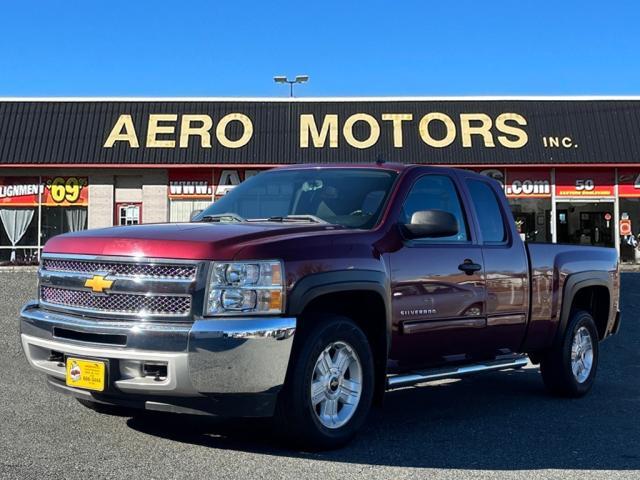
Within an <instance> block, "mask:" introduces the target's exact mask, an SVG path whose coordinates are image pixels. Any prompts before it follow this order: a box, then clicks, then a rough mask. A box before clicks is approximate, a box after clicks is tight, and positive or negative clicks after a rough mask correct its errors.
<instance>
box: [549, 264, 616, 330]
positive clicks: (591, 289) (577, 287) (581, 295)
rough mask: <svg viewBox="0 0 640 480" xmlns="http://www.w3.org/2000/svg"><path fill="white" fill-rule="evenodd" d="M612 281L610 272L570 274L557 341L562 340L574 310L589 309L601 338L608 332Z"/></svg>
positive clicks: (564, 292)
mask: <svg viewBox="0 0 640 480" xmlns="http://www.w3.org/2000/svg"><path fill="white" fill-rule="evenodd" d="M611 299H612V292H611V281H610V278H609V273H608V272H603V271H587V272H580V273H575V274H572V275H570V276H569V277H568V278H567V280H566V281H565V284H564V288H563V295H562V307H561V310H560V322H559V324H558V331H557V332H556V338H555V341H556V342H559V341H562V334H563V333H564V331H565V330H566V328H567V325H568V323H569V319H570V317H571V313H572V312H573V311H574V310H577V309H579V310H586V311H588V312H589V313H590V314H591V315H592V317H593V319H594V321H595V323H596V327H597V328H598V336H599V339H600V340H602V339H603V338H604V337H605V335H606V332H607V327H608V323H609V316H610V309H611Z"/></svg>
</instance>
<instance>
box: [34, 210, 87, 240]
mask: <svg viewBox="0 0 640 480" xmlns="http://www.w3.org/2000/svg"><path fill="white" fill-rule="evenodd" d="M41 228H42V230H41V232H42V236H41V243H42V244H43V245H44V244H45V243H46V242H47V240H49V239H50V238H51V237H54V236H56V235H60V234H61V233H67V232H76V231H78V230H85V229H86V228H87V207H42V227H41Z"/></svg>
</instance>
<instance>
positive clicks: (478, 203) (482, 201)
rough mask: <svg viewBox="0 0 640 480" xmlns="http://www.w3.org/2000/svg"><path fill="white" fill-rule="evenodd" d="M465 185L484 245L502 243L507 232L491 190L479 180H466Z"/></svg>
mask: <svg viewBox="0 0 640 480" xmlns="http://www.w3.org/2000/svg"><path fill="white" fill-rule="evenodd" d="M467 185H468V186H469V193H470V194H471V199H472V201H473V204H474V206H475V208H476V214H477V215H478V223H479V224H480V231H481V232H482V240H483V241H484V242H485V243H487V242H489V243H491V242H504V241H505V240H506V239H507V231H506V229H505V228H504V221H503V220H502V212H501V210H500V205H499V204H498V198H497V197H496V194H495V193H494V191H493V189H492V188H491V186H490V185H489V184H488V183H485V182H482V181H480V180H468V181H467Z"/></svg>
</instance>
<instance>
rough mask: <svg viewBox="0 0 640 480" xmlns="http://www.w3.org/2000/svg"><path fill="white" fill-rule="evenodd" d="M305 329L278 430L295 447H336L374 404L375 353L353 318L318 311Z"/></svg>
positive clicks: (280, 408)
mask: <svg viewBox="0 0 640 480" xmlns="http://www.w3.org/2000/svg"><path fill="white" fill-rule="evenodd" d="M305 321H306V322H308V324H311V325H312V326H311V327H310V328H309V330H307V331H301V332H300V334H299V335H300V336H299V337H298V342H297V345H296V348H295V352H294V354H293V356H292V358H291V367H290V371H289V374H288V377H287V382H286V385H285V387H284V388H283V391H282V392H281V393H280V398H279V400H278V408H277V413H276V424H277V427H278V431H279V432H281V433H282V434H284V435H285V437H286V438H287V439H288V440H290V441H292V442H295V443H294V445H296V446H300V445H302V446H304V447H306V448H311V449H332V448H338V447H340V446H342V445H344V444H345V443H347V442H348V441H349V440H351V439H352V438H353V436H354V435H355V434H356V432H357V431H358V430H359V429H360V427H362V425H363V424H364V422H365V420H366V417H367V414H368V413H369V410H370V409H371V403H372V399H373V391H374V381H375V380H374V379H375V376H374V362H373V354H372V353H371V348H370V346H369V342H368V340H367V336H366V335H365V334H364V332H363V331H362V330H361V329H360V328H359V327H358V326H357V325H356V324H355V323H354V322H353V321H352V320H351V319H349V318H347V317H342V316H338V315H314V316H313V317H312V318H310V317H307V318H305Z"/></svg>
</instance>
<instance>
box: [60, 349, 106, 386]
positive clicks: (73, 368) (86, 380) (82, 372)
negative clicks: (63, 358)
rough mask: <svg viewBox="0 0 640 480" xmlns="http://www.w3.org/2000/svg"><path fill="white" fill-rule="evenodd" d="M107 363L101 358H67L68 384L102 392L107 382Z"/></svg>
mask: <svg viewBox="0 0 640 480" xmlns="http://www.w3.org/2000/svg"><path fill="white" fill-rule="evenodd" d="M105 371H106V368H105V363H104V362H101V361H99V360H84V359H81V358H73V357H68V358H67V385H68V386H70V387H76V388H84V389H85V390H95V391H96V392H102V391H103V390H104V383H105V381H104V380H105Z"/></svg>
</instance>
